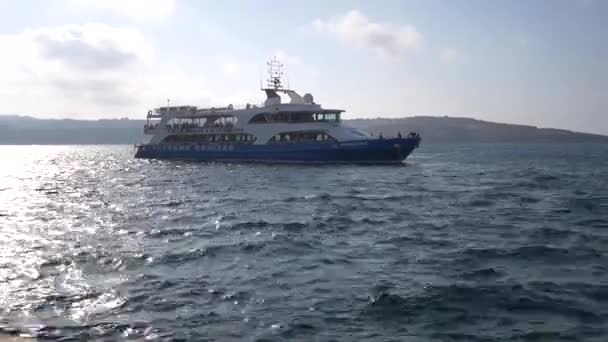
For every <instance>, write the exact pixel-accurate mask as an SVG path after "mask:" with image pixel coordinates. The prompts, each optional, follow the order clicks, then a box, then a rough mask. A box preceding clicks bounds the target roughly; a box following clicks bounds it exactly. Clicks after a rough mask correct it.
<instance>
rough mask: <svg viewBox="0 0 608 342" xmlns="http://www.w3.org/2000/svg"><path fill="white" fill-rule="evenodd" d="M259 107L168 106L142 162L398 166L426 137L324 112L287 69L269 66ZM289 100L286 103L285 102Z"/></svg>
mask: <svg viewBox="0 0 608 342" xmlns="http://www.w3.org/2000/svg"><path fill="white" fill-rule="evenodd" d="M268 66H269V71H268V73H269V78H268V80H267V86H266V87H265V88H264V87H262V90H263V91H264V92H265V93H266V100H265V101H264V103H263V104H261V105H251V104H247V105H245V106H243V107H241V108H237V107H235V106H233V105H229V106H227V107H222V108H213V107H212V108H199V107H196V106H166V107H160V108H156V109H154V110H151V111H149V112H148V115H147V120H146V124H145V126H144V133H145V134H146V135H149V136H150V137H149V140H148V142H147V143H145V144H141V145H136V154H135V157H136V158H153V159H180V160H199V161H221V162H262V163H302V164H341V163H348V164H400V163H402V162H403V160H404V159H405V158H406V157H407V156H408V155H409V154H410V153H411V152H412V151H413V150H414V149H415V148H417V147H418V145H419V144H420V136H419V135H418V134H417V133H410V134H408V135H407V136H405V137H402V136H401V134H399V135H398V136H397V137H392V138H389V137H383V136H382V135H380V136H378V137H373V136H371V135H369V134H367V133H365V132H363V131H361V130H359V129H356V128H353V127H349V126H347V125H344V124H343V123H342V119H341V114H342V113H343V112H344V111H343V110H341V109H326V108H323V107H322V106H321V105H319V104H317V103H315V102H314V98H313V96H312V95H311V94H305V95H304V96H300V95H299V94H298V93H297V92H296V91H294V90H291V89H288V88H284V87H283V85H282V83H281V76H282V71H281V67H282V64H281V63H280V62H278V61H277V60H276V58H275V59H273V60H272V61H270V62H268ZM279 94H282V95H286V98H289V102H288V103H283V102H282V101H281V96H280V95H279Z"/></svg>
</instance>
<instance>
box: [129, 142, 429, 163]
mask: <svg viewBox="0 0 608 342" xmlns="http://www.w3.org/2000/svg"><path fill="white" fill-rule="evenodd" d="M419 143H420V138H418V137H408V138H395V139H374V140H358V141H348V142H340V143H336V142H331V143H328V142H318V143H317V142H313V143H300V144H270V145H240V144H225V145H214V146H213V145H198V144H182V145H177V144H173V145H170V144H162V145H140V146H138V147H137V152H136V154H135V157H136V158H150V159H178V160H197V161H221V162H260V163H291V164H399V163H402V162H403V160H404V159H405V158H406V157H407V156H408V155H409V154H410V153H411V152H412V151H413V150H414V149H415V148H416V147H418V144H419Z"/></svg>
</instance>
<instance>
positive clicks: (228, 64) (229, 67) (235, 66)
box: [222, 59, 242, 75]
mask: <svg viewBox="0 0 608 342" xmlns="http://www.w3.org/2000/svg"><path fill="white" fill-rule="evenodd" d="M241 69H242V66H241V63H239V62H238V61H236V60H232V59H228V60H226V61H225V62H223V64H222V70H223V71H224V73H225V74H228V75H235V74H238V73H239V72H240V71H241Z"/></svg>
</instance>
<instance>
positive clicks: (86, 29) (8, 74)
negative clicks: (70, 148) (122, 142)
mask: <svg viewBox="0 0 608 342" xmlns="http://www.w3.org/2000/svg"><path fill="white" fill-rule="evenodd" d="M0 46H7V47H10V48H9V49H5V50H3V53H1V54H0V98H1V99H2V100H3V102H2V113H3V114H27V115H35V116H42V117H57V116H60V117H66V116H67V117H72V118H100V117H122V116H129V117H138V118H141V117H144V115H145V113H146V112H147V110H148V109H150V108H152V107H155V106H158V105H164V104H165V103H166V99H167V98H170V99H171V103H172V104H176V105H179V104H182V105H186V104H188V105H225V104H226V103H234V104H235V105H236V104H239V103H240V102H246V101H251V100H253V99H254V98H255V95H254V94H255V93H254V92H253V91H255V90H257V84H256V78H255V72H252V71H251V70H249V69H251V68H249V67H248V64H247V63H246V62H245V61H242V60H236V59H233V58H229V57H223V56H217V58H215V59H214V58H213V57H211V60H208V63H200V61H199V60H198V59H197V60H196V61H195V62H192V61H188V60H185V59H183V58H179V56H182V57H183V54H180V53H177V54H176V55H174V56H172V57H171V58H170V59H168V61H172V62H168V61H160V60H157V56H156V53H155V49H154V47H153V46H152V45H151V44H150V42H149V41H148V40H147V39H146V37H145V36H144V35H143V34H142V33H141V32H140V31H139V30H137V29H134V28H126V27H112V26H108V25H104V24H84V25H70V26H61V27H45V28H35V29H27V30H25V31H22V32H20V33H16V34H8V35H7V34H5V35H1V34H0ZM224 72H228V73H237V74H238V75H239V77H241V76H242V78H243V79H246V80H251V84H250V86H249V84H248V83H247V82H245V83H243V84H240V83H239V84H238V86H239V87H243V89H241V88H239V87H237V89H235V84H234V82H233V80H232V81H228V80H227V79H228V78H226V77H222V76H223V75H222V74H223V73H224ZM224 75H225V74H224ZM210 79H213V80H214V82H213V84H211V83H210V82H208V80H210ZM245 86H246V87H245ZM228 90H230V91H234V94H231V95H230V97H225V93H227V92H228ZM252 97H253V98H252ZM226 101H230V102H226Z"/></svg>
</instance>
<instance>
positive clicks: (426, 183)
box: [0, 144, 608, 341]
mask: <svg viewBox="0 0 608 342" xmlns="http://www.w3.org/2000/svg"><path fill="white" fill-rule="evenodd" d="M132 153H133V149H132V147H129V146H114V147H98V146H84V147H75V146H63V147H62V146H54V147H44V146H26V147H14V146H4V147H0V156H1V157H2V162H1V166H0V244H1V245H0V246H1V247H0V334H9V335H19V334H21V335H31V336H36V337H38V338H39V339H43V340H44V339H57V338H63V339H66V340H70V339H74V340H90V339H100V340H116V339H142V338H146V339H151V340H154V339H158V340H226V341H231V340H233V341H254V340H256V341H262V340H264V341H280V340H285V341H329V340H336V341H351V340H365V341H389V340H394V341H400V340H406V341H561V340H564V341H607V340H608V146H605V145H604V146H602V145H593V144H591V145H491V144H482V145H459V146H450V145H425V146H423V148H421V149H419V150H417V151H415V152H414V153H413V154H412V156H411V158H410V159H408V163H407V165H406V166H403V167H359V166H324V167H294V166H264V165H230V164H204V163H184V162H161V161H145V160H135V159H133V158H132Z"/></svg>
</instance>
